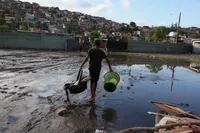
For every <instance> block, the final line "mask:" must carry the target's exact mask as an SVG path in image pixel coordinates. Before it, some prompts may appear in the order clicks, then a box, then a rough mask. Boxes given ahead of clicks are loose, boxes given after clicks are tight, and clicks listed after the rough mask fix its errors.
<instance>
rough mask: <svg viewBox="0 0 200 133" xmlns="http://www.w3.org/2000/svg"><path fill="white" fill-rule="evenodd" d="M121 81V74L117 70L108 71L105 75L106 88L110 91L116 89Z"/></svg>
mask: <svg viewBox="0 0 200 133" xmlns="http://www.w3.org/2000/svg"><path fill="white" fill-rule="evenodd" d="M119 81H120V76H119V74H117V73H116V72H107V73H106V74H105V75H104V89H105V90H106V91H108V92H113V91H115V90H116V88H117V85H118V83H119Z"/></svg>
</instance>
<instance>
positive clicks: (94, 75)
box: [81, 40, 112, 103]
mask: <svg viewBox="0 0 200 133" xmlns="http://www.w3.org/2000/svg"><path fill="white" fill-rule="evenodd" d="M100 43H101V42H100V40H95V46H96V48H93V49H91V50H89V52H88V55H87V57H86V58H85V60H84V61H83V63H82V65H81V69H82V67H83V66H84V64H85V63H86V62H87V61H88V59H89V58H90V61H89V71H90V77H91V99H90V103H94V102H95V92H96V88H97V82H98V80H99V75H100V72H101V62H102V60H103V59H106V61H107V64H108V66H109V69H110V71H112V68H111V65H110V61H109V60H108V58H107V56H106V54H105V53H104V52H103V51H102V50H101V49H100Z"/></svg>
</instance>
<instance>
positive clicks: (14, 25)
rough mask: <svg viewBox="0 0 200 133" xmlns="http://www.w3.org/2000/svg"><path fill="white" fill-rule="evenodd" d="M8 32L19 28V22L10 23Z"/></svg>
mask: <svg viewBox="0 0 200 133" xmlns="http://www.w3.org/2000/svg"><path fill="white" fill-rule="evenodd" d="M8 26H9V29H10V30H17V29H18V28H19V26H20V23H19V22H16V21H12V23H10V24H8Z"/></svg>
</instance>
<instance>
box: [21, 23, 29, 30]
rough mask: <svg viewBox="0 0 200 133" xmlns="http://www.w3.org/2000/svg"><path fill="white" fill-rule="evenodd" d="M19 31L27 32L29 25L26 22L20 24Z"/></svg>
mask: <svg viewBox="0 0 200 133" xmlns="http://www.w3.org/2000/svg"><path fill="white" fill-rule="evenodd" d="M21 29H22V30H28V29H29V23H28V22H22V25H21Z"/></svg>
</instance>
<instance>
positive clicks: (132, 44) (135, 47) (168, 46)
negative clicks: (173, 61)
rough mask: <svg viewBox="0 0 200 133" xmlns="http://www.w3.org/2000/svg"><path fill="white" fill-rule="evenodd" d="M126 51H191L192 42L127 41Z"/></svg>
mask: <svg viewBox="0 0 200 133" xmlns="http://www.w3.org/2000/svg"><path fill="white" fill-rule="evenodd" d="M128 51H129V52H143V53H192V44H172V43H157V42H145V41H129V42H128Z"/></svg>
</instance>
